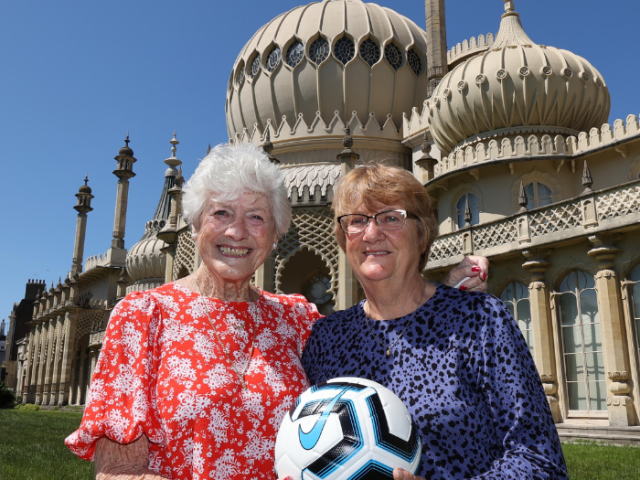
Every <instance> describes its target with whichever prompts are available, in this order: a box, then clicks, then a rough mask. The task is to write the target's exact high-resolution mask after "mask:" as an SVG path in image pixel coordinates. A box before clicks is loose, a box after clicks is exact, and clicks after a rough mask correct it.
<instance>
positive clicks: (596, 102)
mask: <svg viewBox="0 0 640 480" xmlns="http://www.w3.org/2000/svg"><path fill="white" fill-rule="evenodd" d="M504 2H505V10H506V13H505V14H504V15H503V16H502V22H501V24H500V31H499V32H498V35H497V37H496V39H495V42H494V44H493V45H492V47H491V48H490V49H489V50H488V51H486V52H484V53H481V54H479V55H476V56H474V57H472V58H470V59H468V60H466V61H465V62H462V63H461V64H459V65H458V66H456V67H455V68H454V69H453V70H452V71H451V72H449V73H448V74H447V75H446V76H445V77H444V78H443V79H442V82H441V83H440V85H438V88H437V89H436V90H435V91H434V93H433V96H432V97H431V99H430V101H429V108H430V110H429V118H430V124H431V134H432V135H433V138H434V140H435V142H436V144H437V145H438V147H439V148H440V149H441V150H442V152H443V154H444V155H448V154H449V153H450V152H451V151H452V150H453V149H454V148H456V147H460V146H465V145H468V144H472V143H474V142H476V141H478V140H482V139H484V138H488V137H497V136H501V135H507V134H508V135H512V134H518V133H525V132H532V133H533V132H545V133H555V134H560V135H577V134H578V132H581V131H587V130H590V129H591V128H593V127H600V126H602V124H603V123H605V122H606V121H607V119H608V117H609V110H610V108H611V98H610V96H609V90H608V88H607V85H606V83H605V81H604V78H603V77H602V75H601V74H600V72H598V70H596V69H595V68H594V67H593V66H592V65H591V64H590V63H589V62H588V61H587V60H585V59H584V58H582V57H579V56H578V55H575V54H573V53H571V52H569V51H567V50H561V49H558V48H554V47H548V46H545V45H537V44H535V43H534V42H533V41H532V40H531V39H530V38H529V36H528V35H527V34H526V33H525V31H524V29H523V28H522V24H521V22H520V16H519V15H518V13H516V12H515V11H514V7H513V2H512V1H509V0H504Z"/></svg>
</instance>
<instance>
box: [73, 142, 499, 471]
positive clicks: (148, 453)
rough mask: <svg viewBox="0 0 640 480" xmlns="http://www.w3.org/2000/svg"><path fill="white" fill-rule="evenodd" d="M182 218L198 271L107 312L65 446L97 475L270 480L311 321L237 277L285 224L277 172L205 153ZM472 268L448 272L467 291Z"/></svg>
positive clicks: (249, 160) (290, 301)
mask: <svg viewBox="0 0 640 480" xmlns="http://www.w3.org/2000/svg"><path fill="white" fill-rule="evenodd" d="M184 213H185V215H186V217H187V219H188V220H189V224H190V225H191V226H192V228H193V234H194V239H195V241H196V244H197V247H198V251H199V253H200V257H201V259H202V263H201V265H200V267H199V268H198V270H197V271H196V272H195V273H193V274H192V275H189V276H188V277H185V278H183V279H180V280H178V281H176V282H172V283H168V284H165V285H163V286H161V287H158V288H155V289H153V290H149V291H146V292H134V293H131V294H129V295H127V297H125V298H124V299H123V300H122V301H121V302H120V303H119V304H118V305H117V306H116V307H115V308H114V309H113V312H112V315H111V319H110V321H109V325H108V327H107V331H106V335H105V339H104V342H103V348H102V351H101V354H100V358H99V360H98V364H97V366H96V369H95V373H94V376H93V379H92V383H91V393H90V396H89V400H88V402H87V406H86V408H85V413H84V417H83V420H82V424H81V425H80V428H79V429H78V430H77V431H76V432H74V433H73V434H72V435H70V436H69V437H68V438H67V440H66V444H67V446H68V447H69V448H70V449H71V450H72V451H73V452H74V453H75V454H76V455H78V456H80V457H82V458H85V459H87V460H91V459H94V457H95V462H96V466H95V469H96V477H97V478H98V479H157V478H161V477H166V478H173V479H191V478H193V479H196V478H215V479H240V478H275V476H274V468H273V449H274V443H275V436H276V433H277V429H278V427H279V425H280V421H281V419H282V417H283V416H284V413H285V412H286V411H287V410H288V409H289V408H290V407H291V406H292V405H293V402H294V400H295V398H296V397H297V396H298V395H299V394H300V393H302V392H303V391H304V390H305V389H306V388H308V387H309V382H308V379H307V375H306V374H305V371H304V369H303V367H302V364H301V361H300V358H301V355H302V351H303V348H304V346H305V342H306V340H307V338H308V336H309V333H310V331H311V327H312V325H313V323H314V322H315V321H316V320H317V319H318V318H319V317H320V314H319V313H318V311H317V309H316V308H315V305H313V304H312V303H309V302H308V301H307V300H306V299H305V298H304V297H303V296H301V295H276V294H272V293H268V292H265V291H263V290H261V289H259V288H257V287H255V286H253V285H251V278H252V276H253V274H254V273H255V271H256V270H257V269H258V267H260V265H262V263H263V262H264V261H265V259H266V258H267V256H268V255H269V254H270V253H271V251H272V250H274V249H275V248H276V246H277V243H278V239H279V237H280V236H281V235H283V234H284V233H285V232H286V231H287V230H288V229H289V224H290V222H291V216H292V214H291V207H290V205H289V201H288V198H287V191H286V188H285V185H284V174H283V173H282V171H281V170H280V169H279V168H278V167H277V166H275V165H273V164H271V163H270V162H269V161H268V159H267V158H266V156H265V155H264V153H263V152H262V151H260V150H258V149H256V148H254V147H230V146H219V147H216V148H214V149H213V150H212V151H211V152H210V153H209V154H208V155H207V157H206V158H205V159H204V160H203V161H202V162H201V163H200V165H199V166H198V168H197V169H196V171H195V173H194V175H193V176H192V178H191V179H190V180H189V182H188V183H187V185H186V187H185V192H184ZM479 270H481V269H480V268H479V267H477V266H475V268H474V263H473V261H467V262H466V266H464V267H462V268H458V270H457V275H458V277H461V276H469V277H474V278H472V279H471V280H469V281H468V284H469V285H471V286H477V285H479V284H480V283H481V281H482V279H481V278H479V276H480V275H481V272H479ZM482 275H483V276H484V275H486V273H483V274H482ZM485 278H486V277H485ZM451 281H452V282H453V281H454V280H451Z"/></svg>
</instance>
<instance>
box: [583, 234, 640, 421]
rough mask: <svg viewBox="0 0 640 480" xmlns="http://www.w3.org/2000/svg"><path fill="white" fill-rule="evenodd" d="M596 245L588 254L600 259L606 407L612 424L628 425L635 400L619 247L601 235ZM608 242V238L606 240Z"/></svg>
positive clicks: (594, 239)
mask: <svg viewBox="0 0 640 480" xmlns="http://www.w3.org/2000/svg"><path fill="white" fill-rule="evenodd" d="M589 241H590V242H591V243H592V244H593V246H594V248H592V249H591V250H589V252H588V253H589V255H590V256H592V257H594V258H595V259H596V260H597V261H598V262H599V265H598V273H597V274H596V292H597V295H598V310H599V312H600V328H601V330H602V350H603V354H604V364H605V366H606V369H607V377H608V379H607V387H608V390H609V391H608V395H607V410H608V412H609V424H610V425H611V426H628V425H634V424H635V423H636V419H635V413H634V410H633V401H632V399H631V397H630V396H629V394H630V393H631V386H630V385H629V358H628V343H627V337H626V331H625V326H624V314H623V312H622V299H621V297H620V282H619V280H618V276H617V274H616V272H615V270H614V264H613V259H614V257H615V256H616V254H617V253H618V252H619V251H620V250H619V249H618V248H616V247H613V246H611V245H607V244H605V241H604V239H603V238H601V237H599V236H596V235H594V236H591V237H589ZM607 243H609V242H607Z"/></svg>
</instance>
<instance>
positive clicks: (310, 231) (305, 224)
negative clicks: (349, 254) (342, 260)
mask: <svg viewBox="0 0 640 480" xmlns="http://www.w3.org/2000/svg"><path fill="white" fill-rule="evenodd" d="M304 248H307V249H309V250H311V251H312V252H314V253H317V254H318V255H320V257H321V258H322V260H324V262H325V263H326V264H327V266H328V267H329V272H330V277H331V289H330V292H331V293H333V294H334V296H335V295H336V294H337V291H338V249H339V247H338V244H337V243H336V241H335V240H334V237H333V215H332V213H331V210H330V209H329V208H297V209H294V212H293V221H292V222H291V227H290V228H289V231H288V232H287V234H286V235H285V236H284V237H282V238H281V239H280V242H279V243H278V248H277V250H276V262H275V275H276V292H277V293H283V292H282V290H281V288H280V286H281V284H282V272H283V271H284V267H285V265H286V263H287V261H288V260H289V259H290V258H291V257H292V256H293V255H294V254H295V253H296V252H298V251H300V250H302V249H304Z"/></svg>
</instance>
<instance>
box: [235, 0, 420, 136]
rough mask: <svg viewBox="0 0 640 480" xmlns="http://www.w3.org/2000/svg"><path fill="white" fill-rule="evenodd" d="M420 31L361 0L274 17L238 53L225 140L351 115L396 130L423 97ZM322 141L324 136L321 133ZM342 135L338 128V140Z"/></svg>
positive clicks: (302, 132)
mask: <svg viewBox="0 0 640 480" xmlns="http://www.w3.org/2000/svg"><path fill="white" fill-rule="evenodd" d="M426 53H427V41H426V33H425V31H424V30H422V29H421V28H420V27H418V26H417V25H416V24H415V23H414V22H413V21H411V20H409V19H408V18H406V17H404V16H402V15H400V14H398V13H396V12H394V11H393V10H390V9H388V8H384V7H380V6H378V5H376V4H373V3H363V2H362V1H361V0H324V1H322V2H319V3H311V4H309V5H307V6H301V7H297V8H294V9H293V10H291V11H289V12H287V13H284V14H282V15H280V16H278V17H276V18H275V19H274V20H272V21H271V22H269V23H267V24H266V25H265V26H263V27H262V28H261V29H260V30H258V32H257V33H256V34H255V35H254V36H253V38H252V39H251V40H250V41H249V43H247V45H246V46H245V47H244V48H243V49H242V51H241V52H240V55H239V56H238V58H237V60H236V63H235V65H234V67H233V71H232V73H231V77H230V79H229V86H228V90H227V104H226V116H227V128H228V131H229V137H230V138H239V137H240V136H241V135H242V134H243V131H244V129H247V130H248V131H249V132H251V131H253V130H254V127H257V128H258V129H259V130H260V131H264V129H265V128H266V126H267V121H270V123H271V125H272V126H273V127H274V128H275V129H279V128H280V126H281V125H282V124H283V122H286V124H287V125H288V129H293V128H294V127H295V126H296V122H298V121H302V122H303V123H304V124H306V128H299V129H297V132H298V134H297V135H298V136H300V137H306V136H308V135H310V133H309V130H310V129H311V128H312V125H313V124H314V123H317V122H318V121H321V122H323V123H324V125H330V124H331V123H332V122H333V121H334V120H335V119H336V117H338V118H339V119H340V120H341V121H342V122H343V123H346V122H348V121H349V119H351V118H352V116H353V115H354V112H356V114H357V117H358V119H359V121H360V122H361V124H362V125H366V124H367V122H368V121H369V118H370V117H375V119H376V121H377V122H378V124H379V125H384V124H385V123H386V122H387V121H388V120H389V119H391V120H392V121H393V123H394V125H395V126H396V128H397V129H399V128H401V127H402V114H403V112H406V113H410V112H411V111H412V109H413V108H414V107H417V108H421V107H422V104H423V101H424V98H426V92H427V75H426V67H427V58H426ZM325 135H326V133H325ZM342 135H343V132H342V130H340V134H339V136H342Z"/></svg>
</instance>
